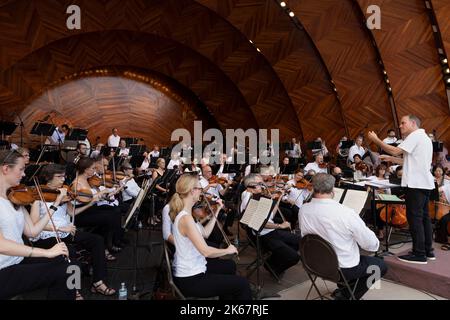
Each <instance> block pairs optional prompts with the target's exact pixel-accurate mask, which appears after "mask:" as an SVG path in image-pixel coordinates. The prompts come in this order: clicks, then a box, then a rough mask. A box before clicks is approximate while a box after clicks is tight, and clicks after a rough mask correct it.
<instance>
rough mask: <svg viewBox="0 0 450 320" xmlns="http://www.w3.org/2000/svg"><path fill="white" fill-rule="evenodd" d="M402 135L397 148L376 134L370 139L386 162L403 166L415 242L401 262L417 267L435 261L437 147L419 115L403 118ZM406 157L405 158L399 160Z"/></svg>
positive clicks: (403, 180) (403, 184) (409, 220)
mask: <svg viewBox="0 0 450 320" xmlns="http://www.w3.org/2000/svg"><path fill="white" fill-rule="evenodd" d="M400 131H401V133H402V135H403V137H405V139H404V140H403V142H402V143H401V144H400V145H398V146H397V147H394V146H391V145H388V144H386V143H384V142H383V141H381V140H380V139H379V138H378V136H377V135H376V134H375V133H374V132H373V131H371V132H369V138H370V139H371V140H372V141H373V142H374V143H375V144H376V145H378V146H379V147H380V148H382V149H383V150H384V151H386V152H387V153H389V154H391V155H393V156H394V157H391V156H382V157H381V158H382V159H386V160H387V161H391V162H394V163H398V164H403V175H402V187H404V188H405V189H406V199H405V200H406V216H407V219H408V224H409V231H410V232H411V236H412V239H413V248H412V254H408V255H403V256H400V257H398V259H400V260H402V261H404V262H409V263H416V264H427V260H435V259H436V257H435V255H434V253H433V245H432V244H433V230H432V226H431V219H430V216H429V214H428V200H429V197H430V192H431V190H432V189H434V179H433V175H432V174H431V162H432V157H433V144H432V142H431V140H430V138H429V137H428V136H427V134H426V133H425V130H424V129H420V120H419V118H418V117H417V116H415V115H407V116H404V117H402V120H401V124H400ZM400 155H403V159H402V158H398V157H396V156H400Z"/></svg>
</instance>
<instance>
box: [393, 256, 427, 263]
mask: <svg viewBox="0 0 450 320" xmlns="http://www.w3.org/2000/svg"><path fill="white" fill-rule="evenodd" d="M397 259H398V260H400V261H403V262H407V263H415V264H427V257H426V256H416V255H413V254H407V255H403V256H399V257H397Z"/></svg>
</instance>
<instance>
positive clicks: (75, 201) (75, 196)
mask: <svg viewBox="0 0 450 320" xmlns="http://www.w3.org/2000/svg"><path fill="white" fill-rule="evenodd" d="M77 193H78V171H77V172H76V174H75V192H74V198H73V204H72V206H73V208H72V217H71V220H72V225H73V226H75V211H76V209H75V206H76V203H77ZM72 237H75V235H73V236H72ZM72 240H73V239H72Z"/></svg>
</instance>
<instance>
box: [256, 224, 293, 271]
mask: <svg viewBox="0 0 450 320" xmlns="http://www.w3.org/2000/svg"><path fill="white" fill-rule="evenodd" d="M299 242H300V235H296V234H293V233H290V232H289V231H286V230H274V231H272V232H270V233H268V234H266V235H264V236H262V237H261V243H262V245H263V246H264V248H265V249H267V250H269V251H271V253H272V255H271V256H270V258H269V259H268V260H267V262H268V263H269V265H270V266H271V267H272V269H273V271H275V273H277V274H280V273H282V272H283V271H285V270H287V269H288V268H290V267H292V266H294V265H296V264H297V263H298V261H299V260H300V256H299V254H298V246H299Z"/></svg>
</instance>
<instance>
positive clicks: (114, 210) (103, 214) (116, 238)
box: [75, 205, 123, 249]
mask: <svg viewBox="0 0 450 320" xmlns="http://www.w3.org/2000/svg"><path fill="white" fill-rule="evenodd" d="M121 220H122V213H121V212H120V209H119V208H118V207H112V206H108V205H106V206H92V207H90V208H89V209H87V210H86V211H83V212H82V213H80V214H79V215H77V216H75V225H76V226H77V227H81V228H84V227H95V228H96V230H97V231H98V233H99V234H100V235H101V236H102V237H103V239H104V240H105V245H106V247H107V248H108V249H110V248H111V247H112V245H113V243H114V244H118V242H120V239H121V237H122V236H123V231H122V228H121Z"/></svg>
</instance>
